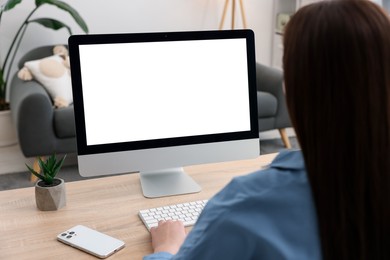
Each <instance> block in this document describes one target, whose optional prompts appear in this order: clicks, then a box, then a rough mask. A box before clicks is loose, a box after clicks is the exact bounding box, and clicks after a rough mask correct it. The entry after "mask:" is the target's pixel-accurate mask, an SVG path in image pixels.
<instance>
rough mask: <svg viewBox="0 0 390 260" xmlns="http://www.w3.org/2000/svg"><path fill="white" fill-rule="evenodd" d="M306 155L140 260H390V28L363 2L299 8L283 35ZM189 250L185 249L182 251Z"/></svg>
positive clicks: (221, 203)
mask: <svg viewBox="0 0 390 260" xmlns="http://www.w3.org/2000/svg"><path fill="white" fill-rule="evenodd" d="M284 46H285V48H284V58H283V63H284V73H285V88H286V98H287V105H288V108H289V112H290V117H291V121H292V123H293V126H294V129H295V131H296V135H297V138H298V140H299V143H300V146H301V149H302V153H301V152H299V151H284V152H281V153H280V154H279V155H278V156H277V158H276V159H275V160H274V162H273V163H272V164H271V166H270V168H269V169H267V170H264V171H259V172H255V173H253V174H250V175H247V176H244V177H239V178H236V179H234V180H233V181H232V182H231V183H230V184H229V185H228V186H227V187H225V188H224V189H223V190H222V191H221V192H220V193H218V194H217V195H216V196H215V197H214V198H213V199H211V200H210V201H209V203H208V205H207V206H206V208H205V209H204V211H203V213H202V215H201V217H200V218H199V220H198V222H197V224H196V225H195V227H194V228H193V230H192V231H191V232H190V234H189V235H188V237H187V238H186V235H185V231H184V228H183V226H182V224H181V223H180V222H173V221H168V222H160V223H159V226H158V227H157V228H155V229H152V230H151V235H152V244H153V248H154V251H155V254H153V255H150V256H147V257H145V259H171V258H172V259H390V225H389V221H390V21H389V18H388V15H387V14H386V13H385V12H384V11H383V10H382V9H381V8H380V7H379V6H377V5H376V4H373V3H371V2H369V1H366V0H335V1H324V2H319V3H316V4H312V5H308V6H306V7H303V8H301V9H300V10H299V11H298V12H297V13H296V14H295V15H294V16H293V17H292V19H291V20H290V22H289V23H288V25H287V28H286V31H285V35H284ZM183 241H184V243H183Z"/></svg>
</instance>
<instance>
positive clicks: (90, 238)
mask: <svg viewBox="0 0 390 260" xmlns="http://www.w3.org/2000/svg"><path fill="white" fill-rule="evenodd" d="M57 240H58V241H61V242H63V243H65V244H67V245H70V246H72V247H75V248H78V249H80V250H83V251H85V252H87V253H90V254H92V255H94V256H97V257H99V258H106V257H108V256H110V255H112V254H113V253H115V252H117V251H119V250H120V249H122V248H123V247H124V246H125V243H124V242H123V241H121V240H119V239H116V238H113V237H111V236H108V235H106V234H103V233H101V232H99V231H96V230H94V229H91V228H88V227H86V226H83V225H77V226H74V227H72V228H71V229H69V230H67V231H64V232H62V233H61V234H59V235H58V236H57Z"/></svg>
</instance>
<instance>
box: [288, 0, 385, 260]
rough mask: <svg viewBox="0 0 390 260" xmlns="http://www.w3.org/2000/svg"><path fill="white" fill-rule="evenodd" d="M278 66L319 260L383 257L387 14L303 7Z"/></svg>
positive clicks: (355, 7) (346, 4)
mask: <svg viewBox="0 0 390 260" xmlns="http://www.w3.org/2000/svg"><path fill="white" fill-rule="evenodd" d="M283 66H284V73H285V74H284V75H285V87H286V99H287V105H288V108H289V113H290V117H291V121H292V123H293V126H294V128H295V131H296V134H297V137H298V140H299V143H300V146H301V148H302V153H303V156H304V159H305V164H306V169H307V173H308V178H309V182H310V185H311V188H312V194H313V198H314V201H315V205H316V211H317V216H318V228H319V232H320V239H321V248H322V255H323V258H324V259H390V21H389V17H388V15H387V14H386V13H385V12H384V11H383V10H382V9H381V8H380V7H379V6H378V5H376V4H374V3H372V2H369V1H366V0H334V1H324V2H319V3H316V4H312V5H308V6H305V7H303V8H301V9H300V10H299V11H298V12H297V13H296V14H295V15H294V16H293V17H292V19H291V20H290V22H289V23H288V25H287V28H286V31H285V35H284V57H283Z"/></svg>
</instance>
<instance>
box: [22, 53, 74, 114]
mask: <svg viewBox="0 0 390 260" xmlns="http://www.w3.org/2000/svg"><path fill="white" fill-rule="evenodd" d="M29 73H31V75H32V77H33V78H35V79H36V80H37V81H38V82H40V83H41V84H42V85H43V86H44V87H45V89H46V90H47V92H48V93H49V95H50V97H51V98H52V100H53V102H54V105H55V106H56V107H66V106H69V105H70V104H71V103H72V102H73V96H72V85H71V78H70V71H69V67H68V66H67V60H66V59H64V58H63V57H61V56H60V55H53V56H50V57H46V58H43V59H39V60H33V61H27V62H26V63H24V68H23V69H22V70H21V71H20V72H19V77H20V78H21V79H24V80H31V77H30V76H29Z"/></svg>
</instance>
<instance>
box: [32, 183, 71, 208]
mask: <svg viewBox="0 0 390 260" xmlns="http://www.w3.org/2000/svg"><path fill="white" fill-rule="evenodd" d="M54 181H55V183H58V184H54V186H45V185H44V182H43V181H37V183H36V184H35V202H36V204H37V207H38V209H39V210H42V211H52V210H58V209H60V208H62V207H64V206H65V205H66V191H65V182H64V180H63V179H59V178H56V179H54Z"/></svg>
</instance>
